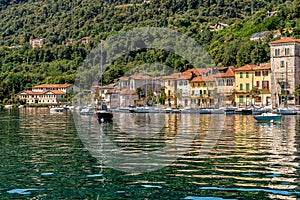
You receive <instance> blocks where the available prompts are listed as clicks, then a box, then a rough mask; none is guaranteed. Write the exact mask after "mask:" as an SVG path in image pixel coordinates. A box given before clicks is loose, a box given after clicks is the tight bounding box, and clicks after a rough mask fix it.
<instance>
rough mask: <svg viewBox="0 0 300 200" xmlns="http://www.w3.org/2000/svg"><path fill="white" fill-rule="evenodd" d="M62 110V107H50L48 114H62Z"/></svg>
mask: <svg viewBox="0 0 300 200" xmlns="http://www.w3.org/2000/svg"><path fill="white" fill-rule="evenodd" d="M63 111H64V108H62V107H51V108H50V112H63Z"/></svg>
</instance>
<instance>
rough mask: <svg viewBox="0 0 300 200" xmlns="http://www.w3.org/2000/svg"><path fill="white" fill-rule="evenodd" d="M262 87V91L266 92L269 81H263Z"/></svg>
mask: <svg viewBox="0 0 300 200" xmlns="http://www.w3.org/2000/svg"><path fill="white" fill-rule="evenodd" d="M262 87H263V89H264V90H268V89H269V81H263V82H262Z"/></svg>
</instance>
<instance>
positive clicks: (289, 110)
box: [277, 108, 299, 115]
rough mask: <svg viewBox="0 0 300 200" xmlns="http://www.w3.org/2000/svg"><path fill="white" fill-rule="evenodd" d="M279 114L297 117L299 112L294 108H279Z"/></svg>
mask: <svg viewBox="0 0 300 200" xmlns="http://www.w3.org/2000/svg"><path fill="white" fill-rule="evenodd" d="M277 112H278V113H279V114H282V115H297V114H298V112H299V110H297V109H292V108H278V109H277Z"/></svg>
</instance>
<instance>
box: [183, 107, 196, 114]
mask: <svg viewBox="0 0 300 200" xmlns="http://www.w3.org/2000/svg"><path fill="white" fill-rule="evenodd" d="M181 113H199V110H198V109H196V108H191V107H185V108H183V109H181Z"/></svg>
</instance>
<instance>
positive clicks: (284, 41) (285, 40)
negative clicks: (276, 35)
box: [269, 38, 300, 45]
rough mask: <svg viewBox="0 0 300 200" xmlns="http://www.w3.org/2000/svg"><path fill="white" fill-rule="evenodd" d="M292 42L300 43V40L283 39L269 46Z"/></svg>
mask: <svg viewBox="0 0 300 200" xmlns="http://www.w3.org/2000/svg"><path fill="white" fill-rule="evenodd" d="M290 42H296V43H300V39H293V38H282V39H280V40H275V41H272V42H269V44H271V45H272V44H281V43H290Z"/></svg>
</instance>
